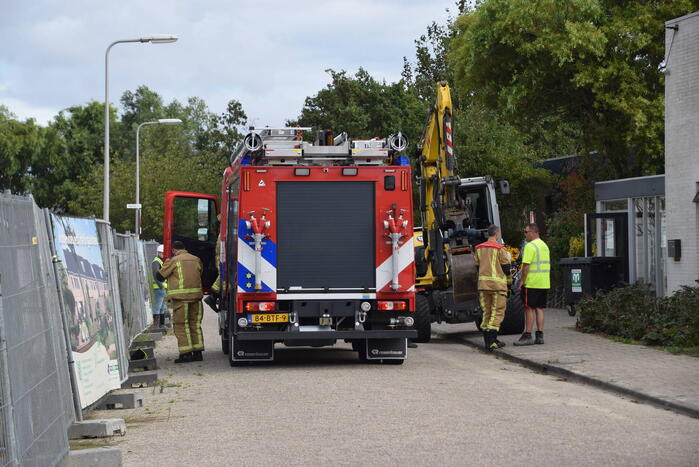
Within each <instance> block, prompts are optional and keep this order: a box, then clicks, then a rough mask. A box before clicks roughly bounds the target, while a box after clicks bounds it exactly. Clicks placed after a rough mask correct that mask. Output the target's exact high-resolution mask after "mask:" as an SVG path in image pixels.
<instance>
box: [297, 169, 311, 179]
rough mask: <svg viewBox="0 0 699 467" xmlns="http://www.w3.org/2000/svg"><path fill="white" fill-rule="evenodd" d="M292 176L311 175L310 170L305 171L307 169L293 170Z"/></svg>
mask: <svg viewBox="0 0 699 467" xmlns="http://www.w3.org/2000/svg"><path fill="white" fill-rule="evenodd" d="M294 175H296V176H299V177H307V176H309V175H311V169H307V168H301V169H294Z"/></svg>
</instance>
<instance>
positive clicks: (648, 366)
mask: <svg viewBox="0 0 699 467" xmlns="http://www.w3.org/2000/svg"><path fill="white" fill-rule="evenodd" d="M575 322H576V318H575V317H571V316H569V315H568V313H567V312H566V311H565V310H559V309H551V310H547V311H546V322H545V341H546V343H545V344H544V345H532V346H525V347H515V346H513V345H512V343H513V342H514V341H515V340H517V339H519V335H517V336H501V337H500V340H501V341H503V342H505V343H506V344H507V347H505V348H504V349H501V350H497V351H495V352H493V353H494V354H495V355H499V356H500V357H503V358H506V359H509V360H512V361H515V362H518V363H521V364H523V365H526V366H528V367H530V368H533V369H535V370H540V371H546V372H547V373H549V374H555V375H558V376H561V377H565V378H568V379H570V380H577V381H580V382H584V383H587V384H592V385H595V386H599V387H601V388H604V389H607V390H611V391H614V392H617V393H620V394H624V395H626V396H628V397H630V398H632V399H637V400H639V401H644V402H649V403H652V404H655V405H658V406H661V407H666V408H669V409H672V410H675V411H677V412H680V413H683V414H685V415H689V416H692V417H695V418H699V358H697V357H690V356H686V355H673V354H671V353H669V352H666V351H663V350H656V349H653V348H649V347H644V346H641V345H630V344H622V343H619V342H614V341H611V340H609V339H606V338H604V337H600V336H596V335H594V334H585V333H582V332H579V331H576V330H575V329H574V327H575ZM432 331H433V333H435V334H437V335H440V336H442V337H444V338H449V339H454V340H457V341H460V342H463V343H465V344H468V345H471V346H479V347H482V346H483V338H482V336H481V334H480V333H479V332H477V331H476V328H475V325H474V324H473V323H468V324H433V327H432Z"/></svg>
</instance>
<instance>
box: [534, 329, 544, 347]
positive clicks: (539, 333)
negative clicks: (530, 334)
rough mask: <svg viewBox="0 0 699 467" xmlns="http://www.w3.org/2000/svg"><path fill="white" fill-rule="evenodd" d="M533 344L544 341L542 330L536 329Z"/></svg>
mask: <svg viewBox="0 0 699 467" xmlns="http://www.w3.org/2000/svg"><path fill="white" fill-rule="evenodd" d="M534 343H535V344H543V343H544V331H536V339H534Z"/></svg>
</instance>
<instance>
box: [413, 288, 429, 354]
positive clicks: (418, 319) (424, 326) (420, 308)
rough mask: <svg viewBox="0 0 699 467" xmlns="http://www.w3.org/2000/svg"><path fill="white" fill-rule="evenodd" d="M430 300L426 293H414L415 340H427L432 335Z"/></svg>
mask: <svg viewBox="0 0 699 467" xmlns="http://www.w3.org/2000/svg"><path fill="white" fill-rule="evenodd" d="M431 311H432V310H431V306H430V300H429V299H428V298H427V296H426V295H423V294H417V295H415V315H414V317H415V326H414V327H415V330H416V331H417V337H416V338H415V339H413V341H415V342H429V341H430V336H431V335H432V316H431V315H432V313H431Z"/></svg>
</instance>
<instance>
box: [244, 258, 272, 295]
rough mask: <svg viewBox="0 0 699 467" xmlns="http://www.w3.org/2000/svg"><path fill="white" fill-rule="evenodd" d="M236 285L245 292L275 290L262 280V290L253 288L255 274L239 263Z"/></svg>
mask: <svg viewBox="0 0 699 467" xmlns="http://www.w3.org/2000/svg"><path fill="white" fill-rule="evenodd" d="M248 275H249V276H250V277H248ZM238 287H240V288H241V289H243V290H244V291H246V292H276V290H272V289H271V288H270V287H269V286H268V285H267V284H265V283H264V282H262V290H255V274H253V272H252V271H250V270H249V269H248V268H246V267H245V266H243V265H242V264H240V263H238Z"/></svg>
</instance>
